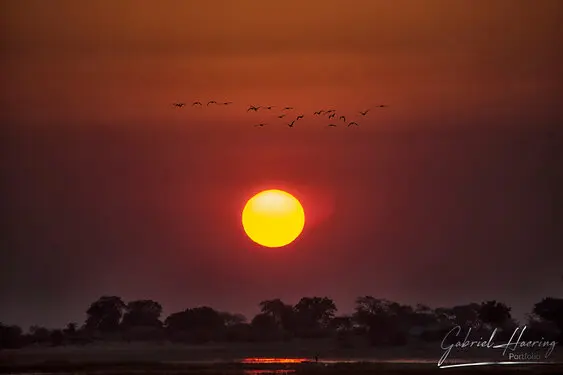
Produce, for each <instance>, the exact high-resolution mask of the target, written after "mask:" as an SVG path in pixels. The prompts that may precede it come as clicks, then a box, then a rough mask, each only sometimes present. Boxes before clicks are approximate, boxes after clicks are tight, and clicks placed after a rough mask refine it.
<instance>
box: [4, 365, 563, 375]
mask: <svg viewBox="0 0 563 375" xmlns="http://www.w3.org/2000/svg"><path fill="white" fill-rule="evenodd" d="M436 372H438V373H440V372H441V373H444V374H451V375H460V374H514V373H516V374H562V373H563V366H559V365H536V366H533V365H522V366H498V365H497V366H486V367H485V366H483V367H465V368H445V369H441V368H438V367H436V365H434V364H403V363H362V362H358V363H332V364H316V363H299V364H268V365H265V364H262V365H256V364H242V363H217V364H165V363H152V364H149V363H141V364H139V363H104V364H100V363H98V364H71V363H66V364H65V363H44V364H41V365H33V366H32V365H29V366H15V367H14V366H9V365H0V373H9V374H26V375H31V374H41V373H43V374H47V373H48V374H61V375H62V374H65V375H67V374H98V375H129V374H144V375H150V374H158V375H163V374H171V375H195V374H205V375H215V374H217V375H219V374H223V375H270V374H271V375H302V374H306V375H316V374H318V375H322V374H327V375H349V374H350V375H351V374H361V375H363V374H365V375H367V374H384V375H387V374H388V375H400V374H405V375H407V374H413V375H425V374H434V373H436Z"/></svg>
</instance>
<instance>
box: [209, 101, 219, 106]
mask: <svg viewBox="0 0 563 375" xmlns="http://www.w3.org/2000/svg"><path fill="white" fill-rule="evenodd" d="M209 104H217V102H216V101H215V100H210V101H208V102H207V105H208V106H209Z"/></svg>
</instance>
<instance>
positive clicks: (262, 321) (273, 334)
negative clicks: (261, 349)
mask: <svg viewBox="0 0 563 375" xmlns="http://www.w3.org/2000/svg"><path fill="white" fill-rule="evenodd" d="M250 325H251V327H252V336H253V338H254V339H255V340H258V341H271V340H276V339H279V338H281V337H282V333H281V330H280V326H279V325H278V323H277V322H276V320H275V318H274V317H273V316H272V315H270V314H265V313H260V314H257V315H256V316H254V318H252V322H251V323H250Z"/></svg>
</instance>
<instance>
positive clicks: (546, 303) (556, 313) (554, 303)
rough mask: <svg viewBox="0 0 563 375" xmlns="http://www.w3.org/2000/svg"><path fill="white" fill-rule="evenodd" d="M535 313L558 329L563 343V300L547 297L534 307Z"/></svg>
mask: <svg viewBox="0 0 563 375" xmlns="http://www.w3.org/2000/svg"><path fill="white" fill-rule="evenodd" d="M533 313H534V314H535V315H536V316H537V317H539V318H540V319H542V320H544V321H547V322H550V323H552V324H553V325H554V326H555V327H557V329H558V331H559V335H560V336H561V339H562V341H563V299H562V298H552V297H547V298H544V299H542V300H541V301H540V302H538V303H536V304H535V305H534V309H533Z"/></svg>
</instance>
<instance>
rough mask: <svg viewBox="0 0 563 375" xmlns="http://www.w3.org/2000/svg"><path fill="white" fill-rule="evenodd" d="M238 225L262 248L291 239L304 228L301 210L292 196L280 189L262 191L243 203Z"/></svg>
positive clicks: (299, 204)
mask: <svg viewBox="0 0 563 375" xmlns="http://www.w3.org/2000/svg"><path fill="white" fill-rule="evenodd" d="M242 226H243V228H244V231H245V232H246V234H247V235H248V237H249V238H250V239H251V240H252V241H254V242H256V243H257V244H259V245H262V246H265V247H282V246H285V245H288V244H290V243H291V242H293V241H294V240H295V239H296V238H297V237H298V236H299V235H300V234H301V232H302V231H303V228H304V227H305V211H304V210H303V206H302V205H301V203H300V202H299V201H298V200H297V198H295V197H294V196H293V195H291V194H289V193H287V192H285V191H283V190H277V189H272V190H264V191H262V192H260V193H258V194H256V195H255V196H253V197H252V198H250V199H249V200H248V202H246V205H245V206H244V209H243V210H242Z"/></svg>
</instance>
